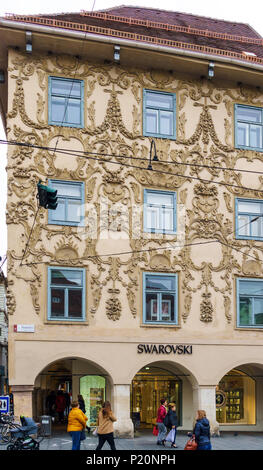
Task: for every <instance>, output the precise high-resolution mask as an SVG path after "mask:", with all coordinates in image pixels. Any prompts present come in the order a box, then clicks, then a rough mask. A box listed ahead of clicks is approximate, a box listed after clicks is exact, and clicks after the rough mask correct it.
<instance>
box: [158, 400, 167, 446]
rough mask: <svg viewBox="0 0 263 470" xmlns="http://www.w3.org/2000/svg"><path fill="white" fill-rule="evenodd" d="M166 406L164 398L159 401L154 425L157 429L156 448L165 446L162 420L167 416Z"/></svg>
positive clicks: (164, 429) (164, 427)
mask: <svg viewBox="0 0 263 470" xmlns="http://www.w3.org/2000/svg"><path fill="white" fill-rule="evenodd" d="M166 406H167V401H166V399H165V398H162V399H161V400H160V406H159V408H158V411H157V419H156V425H157V427H158V436H157V445H158V446H161V445H163V446H165V436H166V432H167V429H166V426H165V424H164V418H165V416H166V414H167V410H166Z"/></svg>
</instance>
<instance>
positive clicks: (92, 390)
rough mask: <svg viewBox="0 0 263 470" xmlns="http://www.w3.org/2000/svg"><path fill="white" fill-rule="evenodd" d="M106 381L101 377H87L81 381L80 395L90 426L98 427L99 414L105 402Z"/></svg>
mask: <svg viewBox="0 0 263 470" xmlns="http://www.w3.org/2000/svg"><path fill="white" fill-rule="evenodd" d="M105 386H106V380H105V378H104V377H101V376H100V375H86V376H85V377H81V379H80V394H81V395H82V396H83V398H84V401H85V407H86V416H87V417H88V423H89V426H96V422H97V416H98V412H99V410H100V408H101V406H102V403H103V402H104V401H105Z"/></svg>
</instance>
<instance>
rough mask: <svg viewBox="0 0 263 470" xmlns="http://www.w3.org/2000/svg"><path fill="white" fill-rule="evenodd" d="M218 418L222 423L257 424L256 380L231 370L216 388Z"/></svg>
mask: <svg viewBox="0 0 263 470" xmlns="http://www.w3.org/2000/svg"><path fill="white" fill-rule="evenodd" d="M216 408H217V410H216V419H217V421H218V422H219V423H220V424H235V425H237V424H256V397H255V380H254V379H252V378H251V377H249V376H248V375H246V374H245V373H244V372H241V371H238V370H236V369H233V370H231V371H230V372H228V374H227V375H225V376H224V377H223V378H222V380H221V381H220V382H219V385H218V387H217V390H216Z"/></svg>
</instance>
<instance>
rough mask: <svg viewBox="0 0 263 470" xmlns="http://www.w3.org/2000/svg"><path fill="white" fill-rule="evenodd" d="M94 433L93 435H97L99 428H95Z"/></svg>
mask: <svg viewBox="0 0 263 470" xmlns="http://www.w3.org/2000/svg"><path fill="white" fill-rule="evenodd" d="M92 434H93V436H97V435H98V428H95V429H94V431H92Z"/></svg>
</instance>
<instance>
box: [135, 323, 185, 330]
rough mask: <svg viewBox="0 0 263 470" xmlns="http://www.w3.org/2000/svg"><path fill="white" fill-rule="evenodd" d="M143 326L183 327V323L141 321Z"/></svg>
mask: <svg viewBox="0 0 263 470" xmlns="http://www.w3.org/2000/svg"><path fill="white" fill-rule="evenodd" d="M140 326H141V327H143V328H177V329H179V328H181V325H178V323H167V324H164V323H141V325H140Z"/></svg>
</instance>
